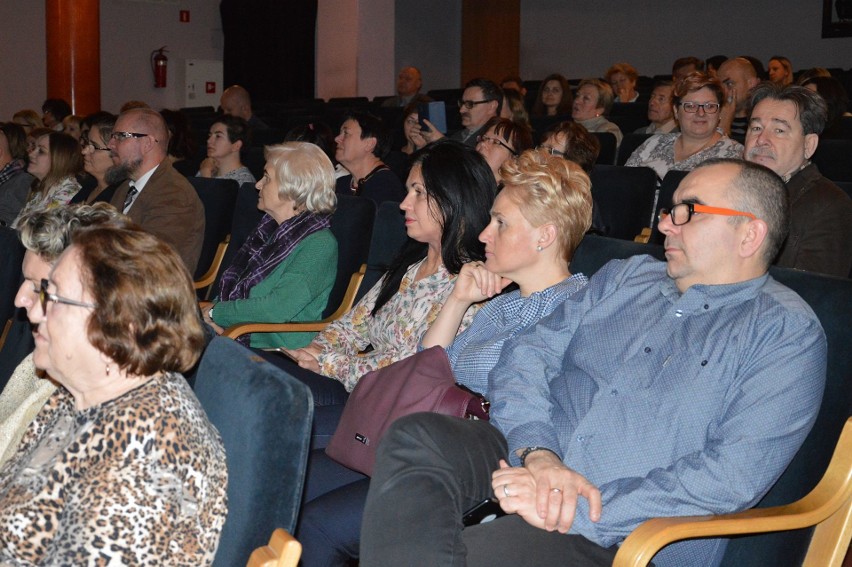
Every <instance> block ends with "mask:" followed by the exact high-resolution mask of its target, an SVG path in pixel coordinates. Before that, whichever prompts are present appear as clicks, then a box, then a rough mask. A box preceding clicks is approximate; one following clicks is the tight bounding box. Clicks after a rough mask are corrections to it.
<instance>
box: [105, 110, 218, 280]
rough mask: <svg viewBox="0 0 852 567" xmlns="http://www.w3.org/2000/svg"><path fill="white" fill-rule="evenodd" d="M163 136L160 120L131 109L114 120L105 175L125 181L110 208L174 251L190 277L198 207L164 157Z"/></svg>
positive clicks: (196, 249) (200, 215)
mask: <svg viewBox="0 0 852 567" xmlns="http://www.w3.org/2000/svg"><path fill="white" fill-rule="evenodd" d="M168 144H169V131H168V129H167V128H166V122H165V120H164V119H163V117H162V115H160V113H159V112H156V111H155V110H151V109H150V108H134V109H132V110H128V111H127V112H124V113H122V114H120V115H119V116H118V119H117V120H116V122H115V128H114V129H113V132H112V134H111V136H110V141H109V144H107V146H108V147H109V149H110V150H112V153H113V156H114V158H113V161H114V162H115V165H113V168H112V169H111V171H110V172H108V175H109V176H115V178H119V177H125V178H126V179H127V180H126V181H124V182H123V183H122V184H121V185H120V186H119V187H118V189H116V191H115V195H113V197H112V200H111V201H110V202H111V203H112V205H113V206H114V207H115V208H116V209H118V210H119V211H121V212H123V213H124V214H125V215H127V216H128V217H130V220H132V221H133V222H135V223H136V224H138V225H140V226H141V227H142V228H144V229H145V230H147V231H148V232H150V233H152V234H154V235H156V236H158V237H160V238H162V239H163V240H165V241H166V242H167V243H169V244H171V245H172V246H173V247H174V248H175V250H177V251H178V254H180V257H181V258H183V262H184V264H185V265H186V267H187V269H188V270H189V272H190V273H194V272H195V268H196V265H197V264H198V257H199V256H200V255H201V244H202V241H203V239H204V222H205V219H204V205H202V204H201V200H200V199H199V198H198V194H197V193H196V192H195V189H193V188H192V185H190V184H189V181H187V180H186V177H184V176H183V175H181V174H180V173H179V172H178V171H177V170H176V169H175V168H174V167H173V166H172V162H171V160H169V158H168V154H167V151H168Z"/></svg>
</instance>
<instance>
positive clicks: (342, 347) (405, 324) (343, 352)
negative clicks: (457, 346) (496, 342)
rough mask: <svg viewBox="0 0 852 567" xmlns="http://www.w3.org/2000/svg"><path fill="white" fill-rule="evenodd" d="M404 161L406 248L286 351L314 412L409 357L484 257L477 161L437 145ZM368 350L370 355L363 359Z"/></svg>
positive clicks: (487, 190)
mask: <svg viewBox="0 0 852 567" xmlns="http://www.w3.org/2000/svg"><path fill="white" fill-rule="evenodd" d="M412 161H413V165H412V167H411V173H410V174H409V176H408V182H407V184H406V185H407V190H408V194H407V196H406V198H405V200H404V201H403V202H402V204H401V205H400V208H401V209H402V211H403V213H404V214H405V227H406V232H407V233H408V236H409V240H408V242H407V243H406V244H405V246H404V247H403V249H402V251H401V252H400V254H399V256H398V257H397V258H396V260H395V261H394V262H393V264H392V265H391V266H390V267H389V268H388V271H387V272H386V273H385V275H384V277H383V278H382V279H381V280H380V281H379V283H378V284H376V285H375V286H374V287H373V289H371V290H370V291H369V292H368V293H367V295H365V296H364V297H363V298H362V299H361V301H359V302H358V303H357V304H356V305H355V307H353V308H352V310H351V311H349V313H347V314H346V315H344V316H343V317H342V318H340V319H338V320H337V321H335V322H333V323H331V324H330V325H329V326H328V328H326V330H325V331H323V332H321V333H320V334H319V335H317V338H316V339H314V341H313V343H311V344H310V345H309V346H307V347H305V348H303V349H299V350H296V351H290V352H291V353H292V355H293V356H294V357H295V358H296V359H297V360H298V361H299V365H300V366H302V367H303V368H306V369H308V370H311V371H312V372H311V373H298V374H294V375H295V376H296V377H297V378H299V379H300V380H303V381H305V382H307V383H308V385H309V386H310V387H311V390H312V392H313V394H314V404H316V405H332V404H340V403H343V402H344V401H345V399H346V397H347V394H346V392H349V391H351V390H352V388H354V387H355V384H356V383H357V382H358V379H359V378H361V376H363V375H364V374H366V373H367V372H369V371H371V370H375V369H377V368H381V367H383V366H387V365H388V364H391V363H393V362H396V361H397V360H400V359H402V358H405V357H406V356H410V355H412V354H414V352H416V350H417V343H418V342H419V341H420V338H421V337H422V336H423V333H425V332H426V329H428V328H429V325H431V324H432V321H434V320H435V317H437V316H438V313H439V312H440V311H441V305H443V303H444V300H445V299H446V297H447V295H448V294H449V293H450V292H451V291H452V287H453V283H454V282H455V281H456V277H457V274H458V273H459V271H460V270H461V267H462V265H463V264H465V263H467V262H471V261H475V260H479V261H481V260H483V259H484V258H485V256H484V252H483V247H482V243H480V242H479V241H478V240H477V235H478V234H479V233H480V232H481V231H482V229H483V228H484V227H485V225H487V224H488V210H489V208H490V207H491V204H492V202H493V200H494V193H495V191H496V183H495V181H494V175H493V174H492V173H491V170H490V169H489V168H488V164H486V163H485V160H484V159H483V158H482V156H480V155H479V154H478V153H476V151H475V150H474V149H473V148H470V147H467V146H464V145H462V144H459V143H457V142H453V141H442V142H436V143H433V144H429V145H428V146H426V147H425V148H423V149H422V150H421V151H419V152H417V153H416V154H414V156H413V160H412ZM473 311H475V310H471V313H469V317H468V319H467V321H466V323H469V322H470V320H471V319H472V318H473ZM464 326H465V327H466V326H467V324H465V325H464ZM368 345H369V346H372V350H371V351H369V352H364V349H365V348H367V346H368ZM313 373H318V374H313ZM306 374H310V375H308V376H305V375H306ZM335 425H336V424H335ZM332 430H333V428H332Z"/></svg>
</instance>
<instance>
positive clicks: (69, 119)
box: [62, 114, 83, 141]
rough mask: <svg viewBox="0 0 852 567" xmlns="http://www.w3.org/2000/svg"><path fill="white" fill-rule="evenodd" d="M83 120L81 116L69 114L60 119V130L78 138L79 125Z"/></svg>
mask: <svg viewBox="0 0 852 567" xmlns="http://www.w3.org/2000/svg"><path fill="white" fill-rule="evenodd" d="M82 122H83V117H82V116H77V115H76V114H69V115H68V116H66V117H65V118H63V119H62V131H63V132H64V133H65V134H68V135H69V136H71V137H72V138H74V139H75V140H77V141H79V140H80V125H81V124H82Z"/></svg>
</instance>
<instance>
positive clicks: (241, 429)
mask: <svg viewBox="0 0 852 567" xmlns="http://www.w3.org/2000/svg"><path fill="white" fill-rule="evenodd" d="M195 394H196V395H197V396H198V399H199V400H200V401H201V405H202V406H203V407H204V410H205V411H206V412H207V416H208V417H209V418H210V421H211V422H212V423H213V425H215V426H216V428H217V429H218V430H219V433H220V434H221V436H222V442H223V443H224V446H225V452H226V454H227V459H228V518H227V520H226V522H225V527H224V530H223V532H222V538H221V540H220V543H219V550H218V552H217V554H216V560H215V561H214V565H216V566H220V567H231V566H234V565H245V564H246V562H247V561H248V557H249V555H250V554H251V552H252V550H253V549H254V548H256V547H260V546H261V545H264V544H265V543H266V542H267V541H268V539H269V535H270V534H271V533H272V531H273V530H274V529H275V528H285V529H287V530H288V531H290V532H293V530H294V528H295V525H296V517H297V515H298V513H299V503H300V500H301V497H302V487H303V484H304V477H305V465H306V463H307V454H308V445H309V443H310V429H311V419H312V416H313V400H312V399H311V394H310V391H309V390H308V388H307V387H306V386H305V385H303V384H302V383H301V382H299V381H298V380H295V379H293V378H291V377H290V376H289V375H288V374H287V373H285V372H284V371H283V370H281V369H279V368H276V367H275V366H273V365H271V364H269V363H268V362H266V361H264V360H263V359H262V358H260V357H259V356H257V355H256V354H254V353H253V352H251V351H250V350H248V349H246V348H244V347H243V346H241V345H240V344H238V343H237V342H235V341H233V340H231V339H226V338H222V337H216V338H214V339H213V340H212V341H211V342H210V345H209V346H208V347H207V350H206V351H205V352H204V356H203V357H202V360H201V365H200V366H199V369H198V373H197V376H196V379H195Z"/></svg>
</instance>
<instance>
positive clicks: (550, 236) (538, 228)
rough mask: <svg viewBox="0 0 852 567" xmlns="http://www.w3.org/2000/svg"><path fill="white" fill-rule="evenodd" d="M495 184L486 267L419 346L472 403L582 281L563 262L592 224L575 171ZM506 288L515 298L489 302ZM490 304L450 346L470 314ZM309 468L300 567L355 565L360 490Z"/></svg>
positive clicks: (331, 471) (357, 482) (347, 478)
mask: <svg viewBox="0 0 852 567" xmlns="http://www.w3.org/2000/svg"><path fill="white" fill-rule="evenodd" d="M501 176H502V177H503V178H504V179H505V180H506V186H505V188H503V189H502V190H501V191H500V193H499V194H498V195H497V199H496V200H495V201H494V205H493V206H492V208H491V223H490V224H489V225H488V226H487V227H486V228H485V230H483V231H482V233H480V235H479V239H480V240H481V241H482V242H483V243H484V244H485V250H486V261H485V263H484V264H483V263H482V262H469V263H467V264H465V265H464V266H463V267H462V270H461V273H459V277H458V279H457V280H456V283H455V285H454V286H453V291H452V293H451V294H450V295H449V297H447V300H446V302H445V303H444V306H443V308H442V309H441V313H440V314H439V315H438V318H437V319H436V320H435V322H434V323H433V324H432V326H431V327H430V328H429V331H428V332H427V333H426V335H425V337H424V338H423V341H422V346H423V347H425V348H428V347H432V346H436V345H437V346H442V347H444V348H446V349H447V355H448V357H449V360H450V365H451V366H452V368H453V372H454V375H455V379H456V380H457V381H458V382H459V383H461V384H463V385H465V386H466V387H468V388H470V389H472V390H474V391H477V392H480V393H487V391H488V374H489V372H490V371H491V370H492V368H493V367H494V365H495V364H496V363H497V359H498V358H499V357H500V350H501V348H502V346H503V343H504V342H505V341H507V340H508V339H510V338H512V337H513V336H515V335H517V334H519V333H521V332H523V331H524V330H525V329H528V328H529V327H531V326H533V325H535V323H536V322H537V321H538V320H539V319H541V318H542V317H544V316H546V315H548V314H550V312H551V311H553V310H554V309H557V308H558V307H559V306H560V305H561V304H562V303H563V302H564V301H565V298H567V297H568V296H570V295H571V294H573V293H575V292H576V291H577V290H579V289H582V287H583V286H584V285H586V281H587V280H586V278H585V276H584V275H583V274H573V275H572V274H571V271H570V268H569V262H570V261H571V257H572V256H573V253H574V249H575V248H576V247H577V245H578V244H579V243H580V240H581V239H582V238H583V234H584V233H585V232H586V230H588V228H589V225H590V224H591V211H592V197H591V182H590V181H589V178H588V176H587V175H586V174H585V173H583V171H582V170H581V169H580V168H579V166H577V164H574V163H571V162H569V161H566V160H562V159H559V158H557V157H551V156H549V155H547V154H544V153H543V152H536V151H528V152H525V153H523V154H521V157H520V158H519V159H518V160H512V161H509V162H507V163H506V164H505V165H504V166H503V169H502V170H501ZM511 282H514V283H516V284H517V285H518V287H519V289H517V290H514V291H511V292H507V293H503V294H501V295H497V294H498V293H500V291H501V290H502V289H504V288H505V287H506V286H507V285H508V284H510V283H511ZM495 295H496V297H495ZM492 297H494V299H491V301H489V302H488V303H487V304H486V305H485V306H484V307H483V308H482V309H481V310H480V311H479V312H478V313H477V314H476V317H474V319H473V322H472V323H471V325H470V327H468V328H467V330H465V331H464V332H463V333H461V334H459V335H458V336H456V335H457V333H458V330H459V326H460V324H461V322H462V320H463V318H464V315H465V313H466V312H467V310H468V309H469V308H470V306H471V305H473V304H475V303H479V302H482V301H485V300H487V299H489V298H492ZM350 403H352V402H350ZM310 458H311V465H310V467H309V471H310V472H309V477H308V480H307V486H306V490H307V496H306V503H305V506H304V507H303V511H302V518H301V522H300V524H299V532H298V536H299V540H300V541H301V543H302V546H303V553H302V562H303V565H304V566H305V567H309V566H312V565H326V566H329V565H337V564H339V565H347V563H348V560H349V559H350V558H351V557H357V556H358V540H359V536H360V531H361V516H362V514H363V510H364V500H365V498H366V495H367V488H368V486H369V480H368V479H367V478H366V477H364V476H363V475H358V474H356V473H355V472H354V471H350V470H349V469H346V468H345V467H343V466H342V465H339V464H337V463H335V462H333V461H332V460H331V459H330V458H329V457H327V456H326V455H325V453H324V452H322V451H321V450H315V451H314V452H313V453H312V454H311V457H310Z"/></svg>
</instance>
